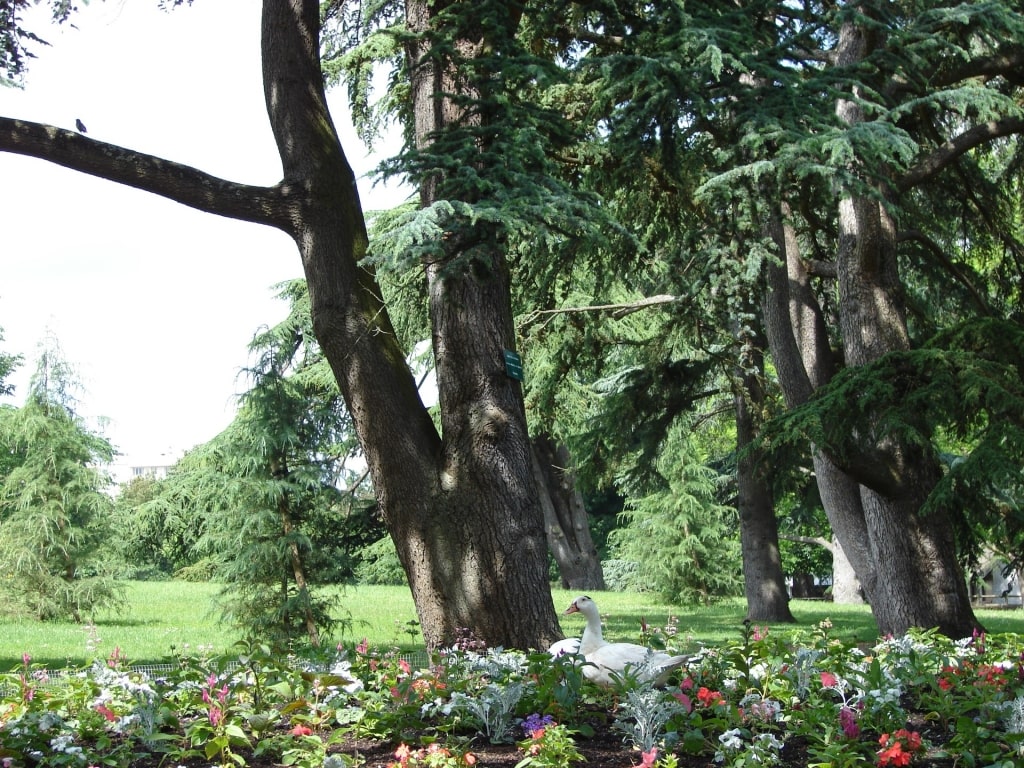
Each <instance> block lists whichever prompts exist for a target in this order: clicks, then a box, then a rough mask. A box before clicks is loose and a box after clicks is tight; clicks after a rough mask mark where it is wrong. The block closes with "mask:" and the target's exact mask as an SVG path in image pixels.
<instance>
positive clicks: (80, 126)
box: [75, 117, 88, 133]
mask: <svg viewBox="0 0 1024 768" xmlns="http://www.w3.org/2000/svg"><path fill="white" fill-rule="evenodd" d="M75 128H77V129H78V131H79V133H88V131H87V130H85V123H83V122H82V121H81V120H79V119H78V118H77V117H76V118H75Z"/></svg>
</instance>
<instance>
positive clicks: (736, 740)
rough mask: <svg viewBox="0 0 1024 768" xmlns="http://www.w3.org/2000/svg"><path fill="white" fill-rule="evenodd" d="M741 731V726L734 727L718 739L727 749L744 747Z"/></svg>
mask: <svg viewBox="0 0 1024 768" xmlns="http://www.w3.org/2000/svg"><path fill="white" fill-rule="evenodd" d="M740 734H741V731H740V729H739V728H732V729H730V730H728V731H726V732H725V733H723V734H722V735H721V736H719V737H718V740H719V741H720V742H721V743H722V746H723V747H725V748H726V749H732V750H736V749H742V748H743V737H742V736H741V735H740Z"/></svg>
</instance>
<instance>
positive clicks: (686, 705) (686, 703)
mask: <svg viewBox="0 0 1024 768" xmlns="http://www.w3.org/2000/svg"><path fill="white" fill-rule="evenodd" d="M674 696H675V698H676V701H678V702H679V703H680V704H682V705H683V710H684V711H685V712H686V714H690V713H691V712H692V711H693V702H692V701H691V700H690V697H689V696H687V695H686V694H685V693H676V694H674Z"/></svg>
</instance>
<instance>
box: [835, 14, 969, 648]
mask: <svg viewBox="0 0 1024 768" xmlns="http://www.w3.org/2000/svg"><path fill="white" fill-rule="evenodd" d="M873 44H874V43H873V41H872V40H871V38H870V36H869V34H868V33H865V32H864V30H862V29H860V28H858V27H856V26H854V25H853V24H850V23H848V24H844V26H843V27H842V29H841V31H840V36H839V44H838V49H837V54H838V56H837V60H838V64H839V65H841V66H845V65H854V64H856V63H857V62H859V61H861V60H862V59H863V58H864V56H865V55H866V53H867V52H868V50H869V48H870V47H871V46H872V45H873ZM836 111H837V114H838V115H839V117H840V118H841V119H842V120H843V121H844V122H845V123H847V124H849V125H855V124H856V123H858V122H860V121H862V120H863V115H862V113H861V109H860V107H859V106H858V104H857V103H856V101H854V100H852V99H850V100H845V99H842V100H840V101H839V102H838V104H837V107H836ZM877 191H878V193H879V194H880V196H881V197H882V198H884V196H885V190H884V189H882V188H879V189H878V190H877ZM839 232H840V241H839V248H838V249H837V254H836V272H837V277H838V287H839V320H840V329H841V332H842V338H843V346H844V349H845V356H846V364H847V365H850V366H857V365H865V364H867V363H871V362H874V361H875V360H878V359H879V358H880V357H881V356H882V355H884V354H886V353H888V352H893V351H904V350H907V349H909V348H910V338H909V334H908V332H907V325H906V319H905V316H904V308H903V305H902V303H901V302H902V290H901V285H900V279H899V273H898V268H897V258H896V227H895V223H894V222H893V220H892V218H891V217H890V215H889V213H888V211H887V210H886V208H885V206H884V204H883V203H882V202H880V200H879V199H876V198H874V197H868V196H867V195H866V194H863V193H856V194H852V195H849V196H847V197H845V198H843V199H842V200H841V201H840V204H839ZM867 434H872V435H873V436H872V437H871V438H870V444H869V445H867V446H866V450H865V451H864V453H863V456H862V458H861V459H859V460H856V461H855V462H853V464H850V465H847V466H846V467H845V469H846V470H847V471H848V472H849V473H851V474H853V475H854V476H855V477H856V478H857V479H858V480H859V482H860V484H861V505H862V508H863V511H864V522H865V526H866V528H867V536H868V542H869V546H870V549H871V556H872V559H873V560H874V563H875V566H876V568H877V571H878V576H879V578H878V579H877V581H876V583H875V585H874V587H873V589H872V590H871V592H870V601H871V607H872V611H873V613H874V616H875V620H876V621H877V622H878V628H879V630H880V631H881V632H883V633H893V634H902V633H903V632H905V631H906V630H908V629H910V628H911V627H938V628H939V630H940V631H942V632H943V633H945V634H947V635H950V636H952V637H962V636H965V635H970V634H971V632H972V630H974V629H977V628H978V626H979V624H978V622H977V620H976V619H975V617H974V613H973V611H972V609H971V604H970V599H969V595H968V592H967V583H966V580H965V578H964V574H963V572H962V571H961V568H960V566H959V563H958V562H957V560H956V548H955V542H954V539H953V534H952V525H951V524H950V523H951V519H950V515H949V511H948V510H947V509H945V508H938V509H935V510H934V511H933V512H931V513H929V514H928V515H922V514H920V511H921V508H922V507H923V505H924V503H925V501H926V500H927V498H928V496H929V494H930V493H931V491H932V490H933V489H934V488H935V485H936V483H937V482H938V480H939V477H940V468H939V465H938V461H937V459H936V457H935V456H933V455H931V454H930V453H929V452H927V451H925V450H922V449H921V448H920V447H918V446H913V445H910V444H907V443H906V442H905V441H902V440H900V438H899V436H898V435H886V434H875V431H874V430H871V429H870V428H869V429H868V430H865V436H866V435H867ZM865 439H867V438H865ZM862 447H864V446H862ZM836 533H837V535H839V531H837V532H836ZM840 541H841V543H842V544H843V546H844V548H846V543H847V542H846V541H844V540H843V538H842V537H841V536H840Z"/></svg>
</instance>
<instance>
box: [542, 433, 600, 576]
mask: <svg viewBox="0 0 1024 768" xmlns="http://www.w3.org/2000/svg"><path fill="white" fill-rule="evenodd" d="M532 447H533V472H534V476H535V477H536V479H537V487H538V489H539V490H540V498H541V509H542V510H543V512H544V528H545V530H546V532H547V540H548V549H549V550H550V552H551V555H552V557H554V559H555V563H556V564H557V565H558V572H559V575H560V577H561V582H562V589H572V590H578V591H583V592H587V591H592V590H596V591H603V590H604V589H605V583H604V571H603V569H602V568H601V559H600V558H599V557H598V553H597V547H595V546H594V539H593V537H592V536H591V535H590V522H589V520H588V518H587V510H586V507H584V506H583V496H582V495H581V494H580V492H579V491H578V490H577V489H576V476H575V474H574V473H573V471H572V470H571V469H570V464H571V461H572V459H571V457H570V456H569V451H568V449H567V448H566V447H565V446H564V445H561V444H557V443H555V441H554V440H553V439H552V438H551V436H550V435H545V434H542V435H538V436H536V437H534V438H533V443H532Z"/></svg>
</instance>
